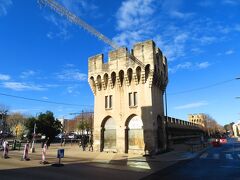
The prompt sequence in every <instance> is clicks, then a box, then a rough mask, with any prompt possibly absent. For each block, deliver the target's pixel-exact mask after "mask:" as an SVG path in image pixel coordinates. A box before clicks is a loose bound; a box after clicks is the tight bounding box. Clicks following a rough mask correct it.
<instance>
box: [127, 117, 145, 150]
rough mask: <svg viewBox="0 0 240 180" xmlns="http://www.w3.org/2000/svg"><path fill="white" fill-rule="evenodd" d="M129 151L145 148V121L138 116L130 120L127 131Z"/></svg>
mask: <svg viewBox="0 0 240 180" xmlns="http://www.w3.org/2000/svg"><path fill="white" fill-rule="evenodd" d="M126 142H127V152H128V151H129V150H130V151H131V150H134V151H136V150H144V138H143V122H142V119H141V118H140V117H138V116H133V117H132V118H130V119H129V120H128V124H127V133H126Z"/></svg>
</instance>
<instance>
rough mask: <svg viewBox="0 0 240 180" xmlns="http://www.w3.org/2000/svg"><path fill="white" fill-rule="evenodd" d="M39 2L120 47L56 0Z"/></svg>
mask: <svg viewBox="0 0 240 180" xmlns="http://www.w3.org/2000/svg"><path fill="white" fill-rule="evenodd" d="M38 3H39V4H40V5H44V6H48V7H50V8H51V9H52V10H54V11H55V12H56V13H58V14H59V15H61V16H65V17H66V18H67V19H68V20H69V21H70V22H72V23H74V24H76V25H78V26H80V27H82V28H83V29H85V30H86V31H88V32H90V33H91V34H93V35H94V36H96V37H97V38H98V39H100V40H102V41H103V42H105V43H106V44H108V45H109V46H111V47H112V48H113V49H118V48H119V47H120V46H119V45H118V44H116V43H115V42H113V41H112V40H111V39H109V38H108V37H106V36H105V35H103V34H102V33H100V32H98V31H97V30H96V29H95V28H94V27H92V26H91V25H89V24H87V23H86V22H85V21H83V20H82V19H80V18H79V17H78V16H76V15H75V14H73V13H72V12H70V11H69V10H68V9H67V8H65V7H63V6H62V5H60V4H59V3H57V2H56V1H54V0H38ZM127 56H128V58H129V59H131V60H132V61H134V62H135V63H137V64H138V65H140V66H141V67H142V68H145V65H144V64H143V63H142V62H141V61H140V60H138V59H137V58H136V57H135V56H133V55H132V54H130V53H129V52H127Z"/></svg>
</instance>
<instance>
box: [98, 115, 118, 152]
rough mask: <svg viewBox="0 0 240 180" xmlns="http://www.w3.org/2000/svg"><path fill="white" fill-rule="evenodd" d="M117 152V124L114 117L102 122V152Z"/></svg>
mask: <svg viewBox="0 0 240 180" xmlns="http://www.w3.org/2000/svg"><path fill="white" fill-rule="evenodd" d="M112 150H116V123H115V121H114V119H113V118H112V117H106V118H105V119H104V120H103V122H102V131H101V151H112Z"/></svg>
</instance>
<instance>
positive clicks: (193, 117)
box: [188, 113, 207, 127]
mask: <svg viewBox="0 0 240 180" xmlns="http://www.w3.org/2000/svg"><path fill="white" fill-rule="evenodd" d="M188 121H189V122H192V123H195V124H198V125H201V126H202V127H206V126H207V115H206V114H204V113H199V114H189V115H188Z"/></svg>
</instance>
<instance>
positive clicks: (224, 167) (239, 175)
mask: <svg viewBox="0 0 240 180" xmlns="http://www.w3.org/2000/svg"><path fill="white" fill-rule="evenodd" d="M144 179H145V180H150V179H171V180H172V179H173V180H175V179H179V180H180V179H181V180H182V179H184V180H188V179H191V180H192V179H193V180H194V179H199V180H200V179H201V180H208V179H209V180H210V179H211V180H215V179H217V180H228V179H229V180H240V143H239V142H237V141H236V140H234V139H229V140H228V143H227V144H225V145H222V146H221V147H212V148H210V149H208V150H207V151H206V152H205V153H203V154H201V155H200V156H199V157H197V158H196V159H194V160H189V161H183V162H179V163H177V164H175V165H173V166H171V167H169V168H166V169H164V170H161V171H159V172H157V173H154V174H152V175H150V176H148V177H146V178H144Z"/></svg>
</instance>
